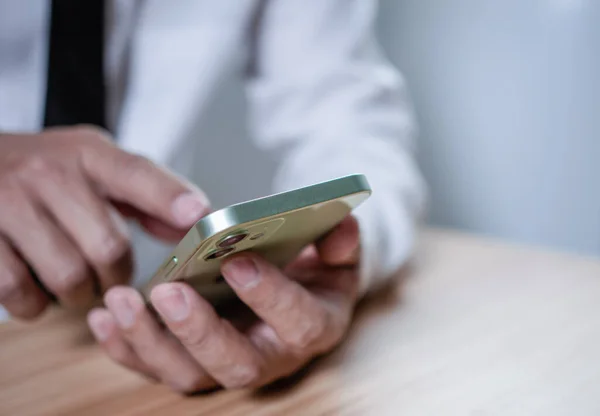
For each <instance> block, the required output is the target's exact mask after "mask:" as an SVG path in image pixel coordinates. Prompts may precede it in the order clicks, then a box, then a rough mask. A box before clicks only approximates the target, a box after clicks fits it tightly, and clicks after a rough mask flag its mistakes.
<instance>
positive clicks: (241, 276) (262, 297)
mask: <svg viewBox="0 0 600 416" xmlns="http://www.w3.org/2000/svg"><path fill="white" fill-rule="evenodd" d="M221 271H222V273H223V276H224V277H225V279H226V280H227V282H228V283H229V285H230V286H231V287H232V288H233V290H234V291H235V292H236V293H237V295H238V297H239V298H240V299H241V300H242V301H243V302H244V303H246V304H247V305H248V306H249V307H250V308H251V309H252V310H253V311H254V312H255V313H256V314H257V315H258V316H259V317H260V318H261V319H263V320H264V321H265V322H266V323H267V324H269V325H270V326H271V327H272V328H273V329H274V330H275V332H276V333H277V335H278V336H279V337H280V338H281V340H282V341H283V342H284V343H285V344H286V345H287V346H288V347H289V348H291V349H292V350H295V351H299V352H306V351H309V352H313V351H316V350H320V349H321V348H323V347H325V346H328V344H329V342H330V341H331V336H332V335H335V331H334V329H335V327H334V321H335V319H334V318H335V316H334V315H333V312H335V311H334V310H333V309H331V308H327V307H326V306H325V304H324V303H323V302H321V301H320V299H319V298H317V297H316V296H314V295H313V294H311V293H310V292H308V291H307V290H306V289H305V288H303V287H302V286H300V285H299V284H298V283H296V282H295V281H292V280H290V279H289V278H287V277H286V276H284V275H283V274H282V273H281V272H280V271H279V270H278V269H277V268H276V267H275V266H273V265H271V264H269V263H267V262H266V261H264V260H262V259H261V258H260V257H258V256H256V255H253V254H239V255H238V256H235V257H232V258H231V259H229V260H227V261H225V262H224V264H223V267H222V270H221Z"/></svg>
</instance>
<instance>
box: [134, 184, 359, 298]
mask: <svg viewBox="0 0 600 416" xmlns="http://www.w3.org/2000/svg"><path fill="white" fill-rule="evenodd" d="M370 195H371V188H370V186H369V183H368V182H367V179H366V177H365V176H364V175H360V174H356V175H350V176H345V177H341V178H338V179H333V180H330V181H326V182H322V183H318V184H315V185H311V186H307V187H304V188H300V189H296V190H292V191H288V192H283V193H279V194H275V195H271V196H267V197H264V198H259V199H254V200H251V201H247V202H243V203H240V204H236V205H232V206H229V207H227V208H223V209H221V210H219V211H215V212H213V213H211V214H209V215H207V216H206V217H204V218H202V219H201V220H200V221H198V222H197V223H196V224H195V225H194V227H192V229H191V230H190V231H189V232H188V233H187V235H186V236H185V237H184V238H183V239H182V240H181V242H180V243H179V244H178V245H177V246H176V247H175V249H174V250H173V251H172V253H171V255H170V256H169V257H168V258H167V259H166V260H165V261H164V263H163V264H162V265H161V266H160V267H159V269H158V270H157V271H156V273H155V274H154V276H153V277H152V279H151V280H150V281H149V282H148V284H147V285H146V286H145V287H143V288H142V294H143V296H144V297H145V298H146V300H147V299H149V294H150V291H151V290H152V288H153V287H154V286H156V285H157V284H159V283H163V282H172V281H185V282H187V283H188V284H189V285H191V286H192V287H194V289H195V290H197V291H198V292H199V293H200V295H202V296H203V297H204V298H206V299H207V300H208V301H209V302H211V303H213V304H217V303H219V302H220V301H223V300H226V299H229V298H231V297H233V296H234V293H233V291H232V290H231V288H230V287H229V286H228V285H227V283H226V282H225V280H224V279H223V278H222V276H221V272H220V270H221V262H222V260H223V259H225V258H227V256H230V255H232V254H234V253H238V252H241V251H246V250H249V251H253V252H256V253H258V254H260V255H261V256H262V257H263V258H265V259H266V260H268V261H269V262H271V263H273V264H275V265H277V266H279V267H283V266H285V265H286V264H287V263H288V262H290V261H291V260H293V259H294V258H295V257H296V256H297V255H298V254H299V253H300V251H301V250H302V249H303V248H304V247H306V246H307V245H309V244H311V243H312V242H314V241H316V240H317V239H319V238H320V237H322V236H324V235H325V234H326V233H327V232H329V231H330V230H331V229H332V228H334V227H335V226H336V225H337V224H339V223H340V222H341V221H342V220H343V219H344V218H345V217H346V216H347V215H348V214H349V213H350V212H351V211H352V210H353V209H354V208H356V207H357V206H358V205H360V204H361V203H362V202H364V201H365V200H366V199H367V198H368V197H369V196H370Z"/></svg>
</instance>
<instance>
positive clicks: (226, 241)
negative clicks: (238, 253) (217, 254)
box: [217, 233, 248, 248]
mask: <svg viewBox="0 0 600 416" xmlns="http://www.w3.org/2000/svg"><path fill="white" fill-rule="evenodd" d="M247 236H248V234H247V233H237V234H232V235H228V236H227V237H225V238H223V239H222V240H221V241H219V243H218V244H217V246H219V247H221V248H226V247H231V246H233V245H235V244H237V243H239V242H240V241H242V240H243V239H244V238H246V237H247Z"/></svg>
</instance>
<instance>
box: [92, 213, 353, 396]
mask: <svg viewBox="0 0 600 416" xmlns="http://www.w3.org/2000/svg"><path fill="white" fill-rule="evenodd" d="M358 241H359V238H358V225H357V223H356V221H355V219H354V218H353V217H348V218H347V219H346V220H344V221H343V222H342V223H341V224H340V225H339V226H338V227H337V228H336V229H335V230H334V231H333V232H332V233H330V235H329V236H327V237H326V238H324V239H323V240H322V241H321V242H319V243H318V244H317V245H316V247H315V246H310V247H309V248H308V249H307V250H306V251H304V252H303V254H302V255H301V256H299V257H298V258H297V259H296V260H295V261H294V262H293V264H291V265H289V267H286V269H285V271H281V270H278V269H277V268H276V267H274V266H273V265H271V264H269V263H267V262H265V261H264V260H262V259H261V258H260V257H258V256H257V255H254V254H250V253H240V254H237V255H235V256H232V257H231V258H230V259H228V261H227V262H225V263H224V264H223V268H222V273H223V275H224V277H225V279H226V280H227V282H228V283H229V284H230V286H231V287H232V288H233V289H234V290H235V292H236V293H237V295H238V296H239V298H240V299H241V300H242V301H243V302H244V303H245V304H246V305H247V306H248V307H249V308H250V309H251V310H252V311H253V312H254V313H255V317H256V319H255V320H253V321H251V322H250V323H248V322H245V323H244V322H241V321H242V320H240V319H238V320H237V321H236V320H227V319H224V318H222V317H220V316H219V315H217V313H216V312H215V310H214V309H213V308H212V307H211V306H210V305H209V304H208V303H207V302H206V301H205V300H204V299H203V298H202V297H200V296H199V295H198V294H197V292H195V291H194V290H192V288H191V287H190V286H188V285H187V284H185V283H165V284H162V285H159V286H157V287H155V288H154V290H153V291H152V293H151V295H150V298H151V302H152V305H153V306H154V308H155V309H156V311H157V312H158V314H159V315H160V317H161V318H162V320H163V322H164V323H165V325H166V328H164V327H163V326H161V325H160V324H159V323H158V322H157V321H156V320H155V318H154V317H153V315H152V314H151V313H150V312H149V310H148V309H147V308H146V307H145V306H144V304H143V301H142V298H141V296H140V294H139V293H138V292H137V291H135V290H134V289H131V288H127V287H116V288H113V289H111V290H110V291H109V292H108V293H107V294H106V296H105V304H106V305H107V309H104V308H98V309H94V310H92V311H91V312H90V314H89V315H88V322H89V325H90V327H91V329H92V332H93V333H94V335H95V337H96V339H97V340H98V342H99V343H100V345H101V346H102V348H103V349H104V351H105V352H106V353H107V354H108V355H109V356H110V357H111V358H112V359H113V360H115V361H116V362H118V363H120V364H121V365H123V366H125V367H127V368H129V369H132V370H134V371H137V372H139V373H141V374H143V375H145V376H147V377H149V378H151V379H155V380H159V381H161V382H163V383H165V384H167V385H169V386H171V387H172V388H173V389H175V390H177V391H179V392H184V393H192V392H198V391H203V390H211V389H214V388H215V387H224V388H230V389H231V388H241V387H259V386H263V385H265V384H268V383H270V382H272V381H275V380H277V379H279V378H282V377H285V376H288V375H290V374H292V373H294V372H295V371H297V370H299V369H300V368H301V367H302V366H304V365H305V364H306V363H308V362H309V361H310V360H311V359H313V358H314V357H315V356H317V355H319V354H322V353H325V352H327V351H330V350H331V349H333V348H334V347H335V346H336V345H337V344H338V343H339V342H340V341H341V340H342V339H343V337H344V334H345V333H346V331H347V329H348V326H349V324H350V321H351V318H352V314H353V310H354V305H355V302H356V300H357V288H358V273H357V261H358V255H357V254H358V246H359V243H358ZM234 316H235V315H234ZM247 316H248V314H243V315H237V317H238V318H244V317H247Z"/></svg>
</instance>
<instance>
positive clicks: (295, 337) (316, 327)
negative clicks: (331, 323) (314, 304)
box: [286, 319, 326, 351]
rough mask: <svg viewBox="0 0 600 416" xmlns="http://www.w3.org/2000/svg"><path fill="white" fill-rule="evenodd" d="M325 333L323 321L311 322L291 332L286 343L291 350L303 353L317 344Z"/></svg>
mask: <svg viewBox="0 0 600 416" xmlns="http://www.w3.org/2000/svg"><path fill="white" fill-rule="evenodd" d="M325 331H326V328H325V321H324V320H323V319H317V320H313V321H310V322H307V323H306V324H305V325H304V326H302V327H300V328H297V329H296V330H294V331H292V332H291V334H290V336H289V337H288V339H287V340H286V341H287V344H288V346H289V347H290V348H292V349H293V350H300V351H305V350H308V349H310V348H311V347H312V346H314V345H315V344H317V343H319V342H320V341H321V339H322V338H323V336H324V334H325Z"/></svg>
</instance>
